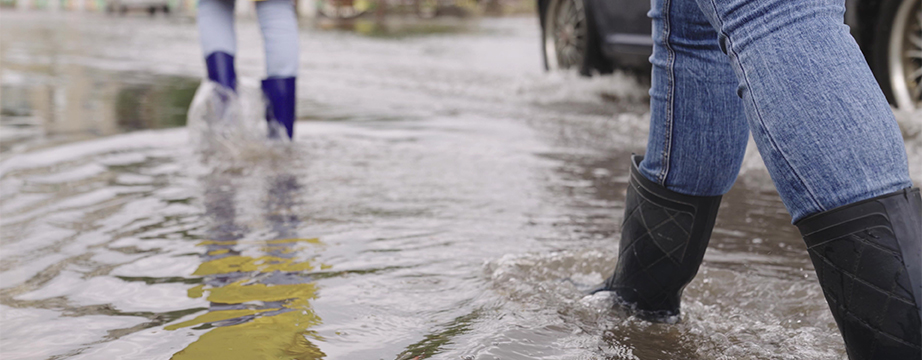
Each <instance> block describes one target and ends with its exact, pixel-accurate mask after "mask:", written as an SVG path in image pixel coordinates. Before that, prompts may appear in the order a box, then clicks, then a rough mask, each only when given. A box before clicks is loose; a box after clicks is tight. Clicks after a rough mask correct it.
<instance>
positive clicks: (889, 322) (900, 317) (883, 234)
mask: <svg viewBox="0 0 922 360" xmlns="http://www.w3.org/2000/svg"><path fill="white" fill-rule="evenodd" d="M920 209H922V201H920V198H919V189H914V190H909V189H907V190H904V191H899V192H896V193H892V194H888V195H884V196H881V197H878V198H874V199H871V200H869V201H863V202H859V203H856V204H852V205H847V206H845V207H842V208H838V209H833V210H830V211H827V212H824V213H821V214H819V215H816V216H812V217H809V218H807V219H804V220H802V221H800V222H798V224H797V226H798V227H799V228H800V230H801V233H802V234H803V236H804V241H805V242H806V244H807V249H808V251H809V253H810V259H811V260H812V261H813V266H814V267H815V268H816V274H817V277H818V278H819V281H820V285H821V286H822V287H823V294H824V295H825V297H826V302H827V303H828V304H829V308H830V310H831V311H832V314H833V317H834V318H835V319H836V323H837V324H838V326H839V330H840V331H841V332H842V337H843V338H844V340H845V345H846V349H847V351H848V355H849V358H850V359H852V360H863V359H922V318H920V308H919V306H920V296H919V295H920V294H919V292H920V286H922V284H920V277H922V268H920V262H922V259H920V258H922V253H920V242H922V230H920V229H922V215H920V211H922V210H920Z"/></svg>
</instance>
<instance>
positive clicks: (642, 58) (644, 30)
mask: <svg viewBox="0 0 922 360" xmlns="http://www.w3.org/2000/svg"><path fill="white" fill-rule="evenodd" d="M585 1H586V5H587V6H588V7H589V10H590V13H591V14H593V15H594V18H595V20H596V21H595V24H596V26H597V29H596V30H597V31H598V32H599V34H600V38H601V39H602V50H603V53H604V54H605V56H606V57H607V58H608V59H609V60H611V61H612V62H614V63H615V65H618V66H622V67H636V66H644V65H647V66H648V64H647V61H648V60H647V59H648V57H649V56H650V54H651V53H652V51H653V39H652V37H651V34H652V28H651V22H650V18H649V17H648V16H647V13H648V12H649V11H650V4H651V2H650V1H629V0H585ZM874 2H875V0H863V1H862V0H846V1H845V8H846V13H845V23H846V24H848V25H849V26H850V27H851V33H852V35H853V36H854V37H855V39H856V40H857V41H858V43H859V45H862V48H864V47H865V46H863V45H865V44H864V43H866V42H867V37H866V36H863V33H864V31H863V30H864V29H866V28H868V26H867V24H862V21H861V19H862V16H861V13H862V12H866V11H873V7H874ZM545 3H546V1H544V0H540V1H539V9H541V8H543V5H544V4H545ZM864 18H867V17H866V16H865V17H864Z"/></svg>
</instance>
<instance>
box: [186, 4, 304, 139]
mask: <svg viewBox="0 0 922 360" xmlns="http://www.w3.org/2000/svg"><path fill="white" fill-rule="evenodd" d="M255 2H256V16H257V18H258V20H259V26H260V29H261V31H262V35H263V43H264V45H265V53H266V78H265V79H264V80H262V86H261V87H262V91H263V94H264V95H265V98H266V101H267V106H266V120H267V122H268V124H269V136H270V137H280V134H279V133H278V131H277V129H280V128H283V129H285V135H286V136H287V137H288V138H289V139H291V138H293V136H294V121H295V115H296V113H295V102H296V99H297V98H296V96H295V79H296V77H297V74H298V22H297V17H296V14H295V8H294V3H293V2H292V1H291V0H255ZM198 28H199V36H200V39H201V43H202V52H203V53H204V56H205V65H206V67H207V69H208V79H209V80H211V81H213V82H215V83H217V84H219V85H220V86H223V87H225V88H227V89H229V90H231V91H236V90H237V74H236V70H235V68H234V56H235V55H236V54H237V38H236V34H235V31H234V0H199V3H198ZM276 124H277V125H276Z"/></svg>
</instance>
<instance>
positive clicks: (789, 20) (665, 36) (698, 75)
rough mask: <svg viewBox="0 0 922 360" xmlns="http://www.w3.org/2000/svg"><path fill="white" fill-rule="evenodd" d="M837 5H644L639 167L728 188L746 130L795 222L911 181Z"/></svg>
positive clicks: (700, 186)
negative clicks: (649, 69) (647, 118)
mask: <svg viewBox="0 0 922 360" xmlns="http://www.w3.org/2000/svg"><path fill="white" fill-rule="evenodd" d="M844 3H845V1H844V0H806V1H791V0H652V10H651V11H650V17H651V18H652V19H653V36H654V50H653V55H652V56H651V57H650V61H651V63H652V64H653V74H652V87H651V89H650V98H651V104H650V105H651V111H652V114H651V124H650V138H649V142H648V145H647V152H646V155H645V158H644V160H643V162H642V163H641V166H640V171H641V173H642V174H643V175H644V176H645V177H647V178H648V179H650V180H652V181H655V182H657V183H659V184H661V185H663V186H665V187H666V188H667V189H669V190H672V191H675V192H679V193H683V194H687V195H696V196H714V195H721V194H724V193H726V192H727V191H728V190H729V189H730V187H731V186H732V184H733V182H734V181H735V179H736V176H737V174H738V173H739V168H740V164H741V162H742V157H743V153H744V152H745V146H746V141H747V140H748V133H749V130H750V129H751V130H752V135H753V138H754V139H755V142H756V145H757V146H758V149H759V152H760V153H761V155H762V158H763V160H764V161H765V165H766V167H767V168H768V170H769V173H770V174H771V176H772V180H773V181H774V183H775V187H776V188H777V189H778V192H779V193H780V195H781V199H782V200H783V201H784V204H785V206H786V207H787V209H788V211H789V212H790V213H791V216H792V218H793V220H792V221H794V222H796V221H797V220H799V219H801V218H803V217H805V216H808V215H811V214H815V213H818V212H821V211H825V210H829V209H832V208H835V207H838V206H842V205H847V204H850V203H853V202H856V201H859V200H864V199H868V198H871V197H875V196H879V195H883V194H887V193H890V192H894V191H897V190H900V189H904V188H907V187H910V186H911V185H912V183H911V181H910V179H909V170H908V163H907V159H906V152H905V149H904V147H903V142H902V136H901V134H900V130H899V127H898V125H897V123H896V120H895V119H894V118H893V113H892V112H891V110H890V106H889V105H888V103H887V100H886V98H885V97H884V95H883V93H882V92H881V90H880V87H879V86H878V85H877V82H876V81H875V79H874V77H873V75H872V74H871V71H870V69H869V68H868V65H867V63H866V62H865V60H864V56H863V55H862V53H861V51H860V50H859V48H858V46H857V44H856V43H855V41H854V39H853V38H852V37H851V35H849V29H848V27H847V26H846V25H844V24H843V19H844V12H845V4H844Z"/></svg>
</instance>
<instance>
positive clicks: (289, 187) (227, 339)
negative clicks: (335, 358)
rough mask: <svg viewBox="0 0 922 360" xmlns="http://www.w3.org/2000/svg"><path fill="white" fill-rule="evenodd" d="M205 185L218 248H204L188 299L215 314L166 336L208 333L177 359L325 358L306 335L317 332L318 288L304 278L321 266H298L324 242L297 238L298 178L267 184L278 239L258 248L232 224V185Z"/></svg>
mask: <svg viewBox="0 0 922 360" xmlns="http://www.w3.org/2000/svg"><path fill="white" fill-rule="evenodd" d="M203 180H204V182H205V184H206V188H207V189H208V190H206V192H205V207H206V217H209V218H210V220H211V221H212V222H213V224H212V225H211V227H210V228H211V231H209V236H210V238H211V239H213V240H208V241H203V242H201V243H200V244H199V246H204V247H205V248H206V252H205V254H204V255H203V260H204V261H203V262H202V264H201V265H199V267H198V269H197V270H196V271H195V272H194V273H193V274H192V275H193V276H203V277H204V283H203V284H202V285H199V286H196V287H194V288H191V289H189V292H188V295H189V297H191V298H200V297H202V296H206V299H207V300H208V301H209V302H210V303H211V306H210V308H209V310H208V312H207V313H204V314H202V315H199V316H198V317H196V318H194V319H191V320H188V321H184V322H180V323H176V324H172V325H170V326H167V327H166V329H167V330H177V329H181V328H189V327H191V328H192V329H196V330H205V329H211V330H210V331H208V332H207V333H205V334H203V335H201V336H199V338H198V340H197V341H195V342H194V343H192V344H190V345H189V346H188V347H186V348H185V349H183V350H181V351H179V352H177V353H176V354H174V355H173V359H177V360H179V359H228V358H240V359H268V358H273V359H274V358H285V359H320V358H323V357H324V356H325V354H324V353H323V352H322V351H321V350H320V349H319V348H318V347H317V346H316V345H314V344H313V343H311V340H310V339H315V340H322V339H321V338H320V337H319V336H318V335H317V334H316V333H315V332H313V331H310V330H307V329H309V328H311V327H313V326H316V325H318V324H320V318H319V317H318V316H317V315H316V314H315V313H314V311H313V309H312V308H311V304H310V300H313V299H316V298H317V286H316V285H315V284H314V283H313V282H312V281H311V280H312V279H311V277H310V276H307V275H305V273H306V272H309V271H311V270H314V269H315V268H317V266H316V265H315V264H313V263H312V261H311V260H309V259H299V258H297V255H298V254H299V253H301V252H302V251H301V250H303V249H304V248H305V247H314V246H317V245H321V242H320V241H319V240H318V239H302V238H296V237H294V236H295V230H296V228H297V226H298V223H299V219H298V216H297V215H296V214H294V213H293V209H294V208H295V205H296V201H295V199H296V197H295V196H294V195H295V194H296V193H297V192H298V191H299V189H300V185H299V184H298V181H297V178H296V177H294V176H293V175H290V174H282V175H277V176H273V177H270V178H269V179H268V184H269V186H268V187H269V190H268V194H267V201H266V204H265V209H264V210H265V219H266V220H267V221H268V222H269V224H270V227H271V229H272V231H273V232H274V233H275V239H274V240H261V241H251V240H242V237H243V235H242V234H244V233H245V232H246V229H244V228H243V227H241V226H239V225H238V224H236V222H235V219H236V208H235V207H236V204H235V197H236V191H235V190H234V189H235V188H234V184H233V181H232V180H231V179H229V178H227V177H226V176H225V175H223V174H211V175H208V176H205V177H204V178H203ZM321 267H322V266H321ZM206 294H207V295H206Z"/></svg>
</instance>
